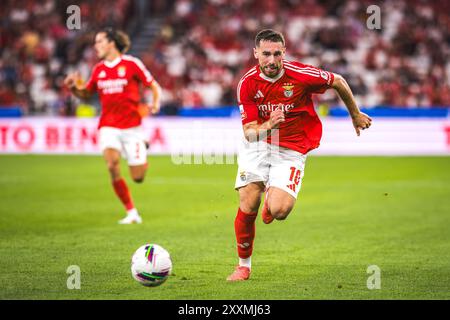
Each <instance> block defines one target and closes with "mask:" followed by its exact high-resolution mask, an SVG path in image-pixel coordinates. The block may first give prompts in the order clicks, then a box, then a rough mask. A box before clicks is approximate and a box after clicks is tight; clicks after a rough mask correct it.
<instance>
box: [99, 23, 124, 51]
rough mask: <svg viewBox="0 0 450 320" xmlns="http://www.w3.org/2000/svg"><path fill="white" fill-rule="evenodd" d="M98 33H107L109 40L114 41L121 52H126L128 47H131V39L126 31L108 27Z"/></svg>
mask: <svg viewBox="0 0 450 320" xmlns="http://www.w3.org/2000/svg"><path fill="white" fill-rule="evenodd" d="M98 33H105V34H106V38H107V39H108V40H109V41H113V42H114V44H115V45H116V48H117V50H119V52H120V53H125V52H127V51H128V49H130V46H131V41H130V38H129V37H128V35H127V34H126V33H125V32H123V31H121V30H116V29H114V28H112V27H106V28H103V29H101V30H100V31H99V32H98Z"/></svg>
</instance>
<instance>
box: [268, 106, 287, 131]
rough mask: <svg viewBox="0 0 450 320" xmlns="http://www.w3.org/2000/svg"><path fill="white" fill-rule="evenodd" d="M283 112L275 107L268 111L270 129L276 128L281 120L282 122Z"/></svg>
mask: <svg viewBox="0 0 450 320" xmlns="http://www.w3.org/2000/svg"><path fill="white" fill-rule="evenodd" d="M284 120H285V118H284V112H283V111H282V110H281V109H280V108H277V109H275V110H274V111H272V112H271V113H270V119H269V125H270V128H271V129H275V128H278V127H279V126H280V123H281V122H284Z"/></svg>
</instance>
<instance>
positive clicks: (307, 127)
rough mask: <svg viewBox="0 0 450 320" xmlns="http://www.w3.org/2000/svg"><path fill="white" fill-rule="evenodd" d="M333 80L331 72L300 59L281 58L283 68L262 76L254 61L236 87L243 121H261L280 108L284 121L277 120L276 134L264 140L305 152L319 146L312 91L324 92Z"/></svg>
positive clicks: (319, 126)
mask: <svg viewBox="0 0 450 320" xmlns="http://www.w3.org/2000/svg"><path fill="white" fill-rule="evenodd" d="M333 81H334V75H333V73H331V72H328V71H324V70H321V69H318V68H315V67H313V66H310V65H305V64H302V63H299V62H291V61H286V60H283V69H282V70H281V72H280V73H279V74H278V76H276V77H275V78H269V77H267V76H265V75H264V74H263V73H262V72H261V70H260V69H259V65H256V66H254V67H253V68H251V69H250V70H249V71H248V72H247V73H246V74H245V75H244V76H243V77H242V79H241V81H240V82H239V85H238V88H237V97H238V103H239V108H240V111H241V118H242V124H246V123H249V122H252V121H255V120H256V121H258V123H259V124H261V123H263V122H265V121H267V120H269V117H270V113H271V112H272V111H274V110H275V109H276V108H277V107H278V108H281V109H282V110H283V111H284V114H285V121H284V122H282V123H280V126H279V131H278V133H279V138H278V139H275V138H273V139H271V138H272V137H268V138H267V142H269V143H274V144H278V145H280V146H282V147H285V148H289V149H292V150H295V151H298V152H300V153H303V154H306V153H307V152H308V151H310V150H312V149H315V148H317V147H318V146H319V144H320V139H321V137H322V123H321V122H320V119H319V117H318V116H317V114H316V111H315V110H314V105H313V102H312V99H311V95H312V94H314V93H323V92H325V90H326V89H328V88H330V86H331V85H332V84H333ZM271 140H274V141H271ZM275 140H278V141H275Z"/></svg>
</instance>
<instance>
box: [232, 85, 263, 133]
mask: <svg viewBox="0 0 450 320" xmlns="http://www.w3.org/2000/svg"><path fill="white" fill-rule="evenodd" d="M237 101H238V104H239V111H240V113H241V120H242V124H243V125H244V124H247V123H249V122H252V121H255V120H258V118H259V112H258V107H257V106H256V102H255V101H254V99H253V95H252V94H251V92H250V90H249V81H248V80H243V81H241V82H240V83H239V85H238V90H237Z"/></svg>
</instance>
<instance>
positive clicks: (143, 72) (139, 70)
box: [133, 58, 153, 87]
mask: <svg viewBox="0 0 450 320" xmlns="http://www.w3.org/2000/svg"><path fill="white" fill-rule="evenodd" d="M133 62H134V65H135V72H136V76H137V78H138V79H139V80H140V81H141V82H142V83H143V84H144V86H146V87H149V86H150V85H151V83H152V82H153V76H152V74H151V73H150V71H148V69H147V68H146V67H145V65H144V64H143V63H142V61H141V60H140V59H138V58H133Z"/></svg>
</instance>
